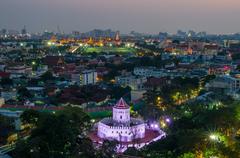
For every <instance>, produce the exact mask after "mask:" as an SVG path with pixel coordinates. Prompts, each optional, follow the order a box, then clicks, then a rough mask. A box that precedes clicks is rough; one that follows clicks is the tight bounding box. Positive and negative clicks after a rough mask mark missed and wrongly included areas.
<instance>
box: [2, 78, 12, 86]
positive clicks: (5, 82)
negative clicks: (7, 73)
mask: <svg viewBox="0 0 240 158" xmlns="http://www.w3.org/2000/svg"><path fill="white" fill-rule="evenodd" d="M0 83H1V85H2V86H11V85H13V80H12V79H10V78H2V79H1V82H0Z"/></svg>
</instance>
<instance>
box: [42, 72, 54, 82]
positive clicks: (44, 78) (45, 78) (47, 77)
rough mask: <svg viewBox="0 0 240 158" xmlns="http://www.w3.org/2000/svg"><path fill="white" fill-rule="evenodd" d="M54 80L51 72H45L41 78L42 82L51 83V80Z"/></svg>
mask: <svg viewBox="0 0 240 158" xmlns="http://www.w3.org/2000/svg"><path fill="white" fill-rule="evenodd" d="M53 79H54V77H53V74H52V73H51V72H50V71H47V72H45V73H44V74H42V76H41V80H42V81H49V80H53Z"/></svg>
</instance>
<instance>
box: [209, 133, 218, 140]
mask: <svg viewBox="0 0 240 158" xmlns="http://www.w3.org/2000/svg"><path fill="white" fill-rule="evenodd" d="M209 138H210V139H211V140H217V139H218V136H217V135H215V134H211V135H210V136H209Z"/></svg>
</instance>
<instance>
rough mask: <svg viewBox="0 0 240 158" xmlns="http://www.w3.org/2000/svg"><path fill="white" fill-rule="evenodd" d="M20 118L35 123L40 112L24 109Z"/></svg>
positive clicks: (25, 121) (24, 121)
mask: <svg viewBox="0 0 240 158" xmlns="http://www.w3.org/2000/svg"><path fill="white" fill-rule="evenodd" d="M20 118H21V121H22V122H23V123H28V124H33V125H37V122H38V121H39V118H40V112H38V111H36V110H32V109H30V110H26V111H24V112H23V113H22V114H21V116H20Z"/></svg>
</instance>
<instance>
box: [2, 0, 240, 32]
mask: <svg viewBox="0 0 240 158" xmlns="http://www.w3.org/2000/svg"><path fill="white" fill-rule="evenodd" d="M239 16H240V0H1V1H0V21H1V22H0V29H1V28H9V29H18V30H20V29H21V28H23V26H24V25H26V26H27V29H28V30H29V31H42V30H43V29H48V30H53V31H56V30H57V26H58V25H59V26H60V28H61V30H64V31H65V32H70V31H72V30H78V31H80V32H85V31H89V30H91V29H94V28H99V29H108V28H111V29H114V30H120V31H121V32H124V33H128V32H130V31H131V30H135V31H139V32H146V33H158V32H159V31H168V32H172V33H174V32H176V30H178V29H182V30H185V31H186V30H189V29H193V30H195V31H207V32H209V33H235V32H240V17H239Z"/></svg>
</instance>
